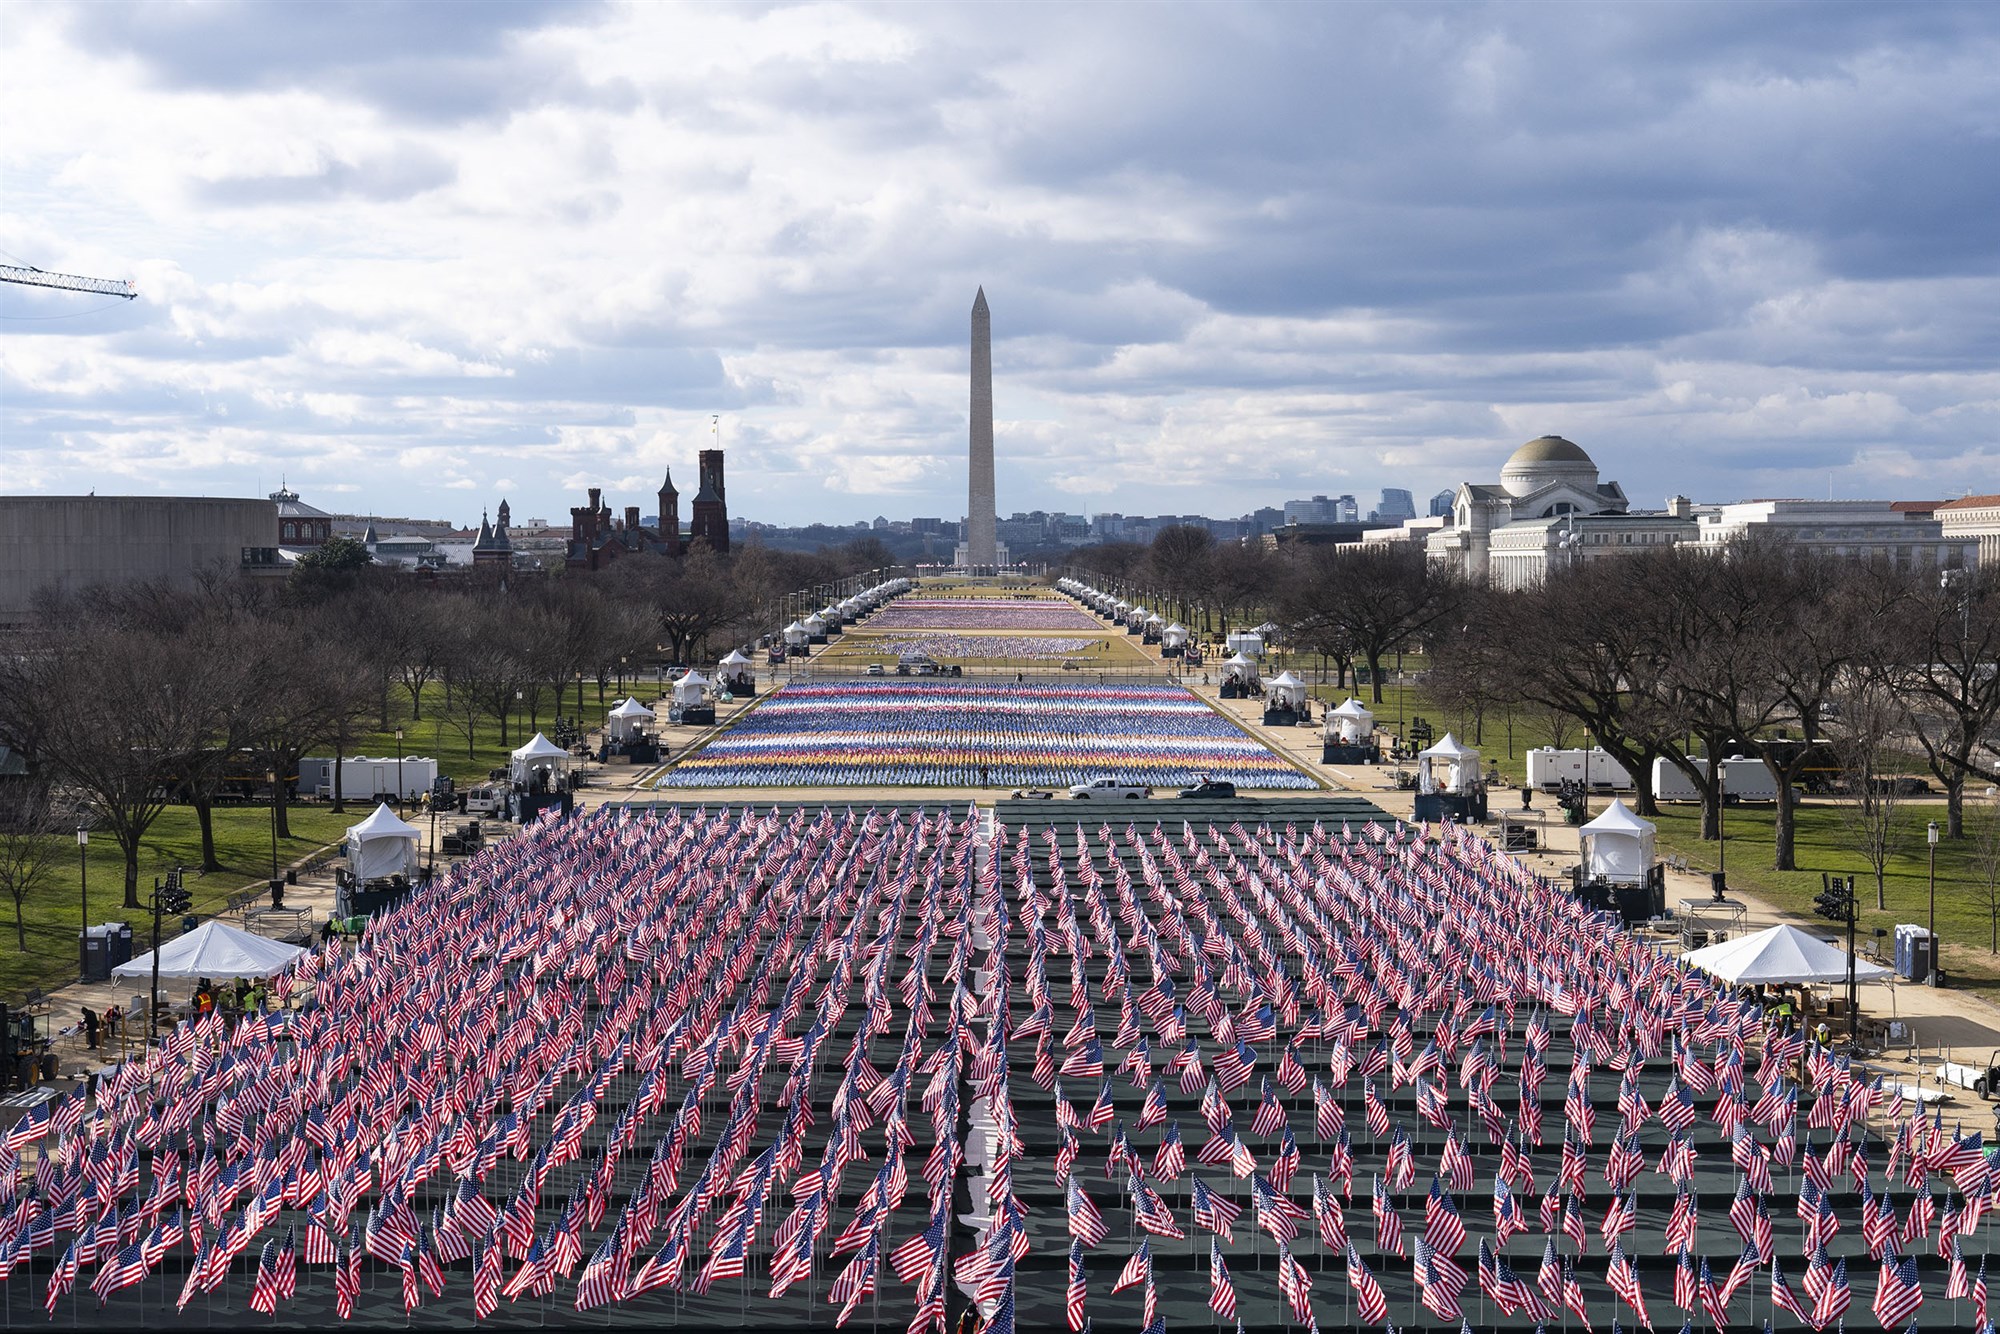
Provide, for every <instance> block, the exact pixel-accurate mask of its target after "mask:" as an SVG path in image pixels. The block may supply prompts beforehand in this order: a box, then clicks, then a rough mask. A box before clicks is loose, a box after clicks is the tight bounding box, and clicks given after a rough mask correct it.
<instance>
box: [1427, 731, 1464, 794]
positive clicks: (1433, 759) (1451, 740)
mask: <svg viewBox="0 0 2000 1334" xmlns="http://www.w3.org/2000/svg"><path fill="white" fill-rule="evenodd" d="M1478 780H1479V752H1478V751H1476V750H1474V749H1473V748H1472V747H1470V746H1468V745H1466V744H1464V743H1463V742H1461V741H1460V740H1459V739H1458V738H1457V737H1455V736H1453V735H1452V734H1451V733H1449V732H1446V733H1445V734H1444V740H1442V741H1440V742H1438V743H1437V744H1436V745H1435V746H1432V747H1431V748H1430V749H1429V750H1425V751H1419V752H1418V753H1417V791H1419V792H1452V793H1459V794H1463V793H1467V792H1470V791H1472V785H1473V784H1474V783H1475V782H1477V781H1478Z"/></svg>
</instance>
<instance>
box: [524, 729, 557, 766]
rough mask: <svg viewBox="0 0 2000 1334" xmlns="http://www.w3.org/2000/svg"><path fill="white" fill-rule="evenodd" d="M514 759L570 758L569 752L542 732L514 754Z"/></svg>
mask: <svg viewBox="0 0 2000 1334" xmlns="http://www.w3.org/2000/svg"><path fill="white" fill-rule="evenodd" d="M514 758H515V759H517V760H566V759H568V758H569V752H568V751H566V750H564V749H563V748H562V747H561V746H558V745H557V744H556V743H555V742H553V741H551V740H549V739H548V738H547V737H545V736H543V735H542V734H541V733H540V732H537V733H535V739H534V740H532V741H530V742H529V743H528V744H527V745H525V746H523V747H521V748H520V749H519V750H517V751H515V752H514Z"/></svg>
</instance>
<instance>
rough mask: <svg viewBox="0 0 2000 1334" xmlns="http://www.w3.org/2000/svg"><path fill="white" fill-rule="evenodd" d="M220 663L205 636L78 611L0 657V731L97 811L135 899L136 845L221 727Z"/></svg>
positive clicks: (133, 904)
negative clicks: (111, 621)
mask: <svg viewBox="0 0 2000 1334" xmlns="http://www.w3.org/2000/svg"><path fill="white" fill-rule="evenodd" d="M226 677H227V674H226V672H225V671H224V666H223V664H221V663H220V662H219V661H218V660H217V655H216V654H214V653H212V652H211V651H210V650H209V648H208V647H207V646H206V645H203V644H198V643H195V642H193V641H192V640H191V639H190V638H189V637H187V636H185V635H178V634H160V633H155V632H149V631H144V630H137V629H132V628H128V627H122V626H113V625H106V624H103V623H98V622H89V623H86V622H84V621H83V620H81V619H80V618H72V619H69V620H67V621H62V622H56V623H50V622H47V621H45V622H43V624H42V626H41V633H40V634H39V636H38V637H37V639H36V641H35V642H34V644H33V645H32V646H30V647H27V648H25V649H23V650H22V651H19V652H17V653H15V654H13V655H10V656H8V657H6V658H5V659H0V738H4V739H5V741H6V742H7V744H9V745H11V746H13V747H14V748H15V749H17V750H21V751H23V752H24V753H26V754H28V755H30V756H32V757H34V759H35V760H36V761H37V762H38V763H41V764H44V765H47V766H48V767H49V768H50V769H51V770H52V771H53V772H54V774H55V775H56V776H57V777H59V778H60V779H61V780H63V781H65V782H67V783H68V784H69V785H70V786H71V787H73V788H75V789H76V790H77V791H78V792H79V793H80V794H81V795H82V796H83V797H84V799H85V800H86V801H87V802H88V803H89V804H90V806H91V808H92V809H93V810H94V811H95V812H96V813H97V818H98V823H99V824H100V825H101V826H102V827H103V828H104V829H106V830H108V831H109V832H110V834H111V836H112V838H113V839H114V840H116V842H117V843H118V847H119V850H120V851H121V852H122V853H123V854H124V859H125V900H124V906H125V907H127V908H131V909H135V910H136V909H138V908H140V907H142V906H143V905H142V904H141V903H140V901H139V849H140V844H141V842H142V841H143V840H144V838H145V836H146V832H147V831H148V830H149V829H151V828H152V826H153V822H154V821H155V820H157V819H159V817H160V813H161V812H162V811H163V810H164V809H165V808H166V806H167V803H168V799H169V795H170V793H171V792H172V789H173V786H174V783H175V780H176V778H177V777H178V776H179V775H180V774H181V773H183V772H184V771H185V768H186V765H187V763H188V757H189V756H191V755H194V754H196V753H198V752H200V751H203V750H206V749H208V748H209V747H211V746H213V745H214V744H215V741H216V738H217V737H218V736H221V735H224V734H225V731H226V729H225V727H224V721H225V718H226V715H227V713H228V710H229V707H230V700H229V697H228V691H227V690H226V689H223V688H219V686H220V683H221V682H222V681H224V680H225V679H226Z"/></svg>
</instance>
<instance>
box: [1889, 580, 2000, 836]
mask: <svg viewBox="0 0 2000 1334" xmlns="http://www.w3.org/2000/svg"><path fill="white" fill-rule="evenodd" d="M1897 577H1898V578H1899V579H1900V581H1901V583H1902V589H1901V592H1902V596H1901V597H1899V598H1898V599H1897V600H1896V603H1895V604H1894V607H1893V609H1892V610H1891V612H1890V621H1891V627H1892V628H1891V633H1890V634H1889V635H1888V636H1887V637H1886V639H1885V647H1886V648H1887V649H1889V650H1890V651H1889V652H1887V653H1885V654H1884V658H1885V661H1884V664H1883V669H1884V670H1885V671H1886V673H1887V675H1888V677H1889V680H1890V681H1891V682H1892V684H1893V685H1894V686H1895V689H1896V697H1897V699H1898V701H1899V702H1900V703H1901V705H1902V707H1903V719H1902V725H1903V727H1904V729H1905V730H1907V731H1908V733H1909V734H1910V735H1911V736H1912V737H1914V738H1915V740H1916V742H1917V744H1918V745H1919V746H1920V747H1922V749H1923V752H1924V758H1925V760H1926V762H1927V763H1928V766H1929V768H1930V771H1931V773H1932V775H1933V776H1934V777H1936V779H1937V780H1938V782H1939V784H1940V785H1941V786H1942V787H1943V788H1944V792H1945V836H1946V837H1947V838H1962V837H1964V834H1965V815H1964V809H1965V784H1966V780H1967V779H1969V778H1980V779H1985V780H1987V781H1989V782H1992V781H2000V764H1996V763H1995V752H1994V751H1993V750H1992V749H1991V748H1990V747H1988V746H1986V745H1985V739H1986V736H1987V734H1988V733H1989V732H1990V731H1991V729H1992V728H1993V726H1994V724H1995V723H1996V722H2000V672H1996V671H1995V669H1994V663H1995V662H1996V661H2000V573H1996V572H1995V571H1992V570H1989V569H1985V568H1980V569H1975V570H1944V571H1939V570H1933V569H1928V568H1923V569H1915V570H1906V571H1902V572H1900V574H1899V576H1897Z"/></svg>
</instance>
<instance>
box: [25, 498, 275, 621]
mask: <svg viewBox="0 0 2000 1334" xmlns="http://www.w3.org/2000/svg"><path fill="white" fill-rule="evenodd" d="M278 533H279V527H278V506H277V504H276V502H274V501H271V500H251V499H234V498H224V497H216V498H209V497H205V496H204V497H195V496H0V624H18V623H20V622H21V621H23V620H25V619H26V618H27V616H28V614H29V612H30V610H31V608H32V606H33V601H34V597H35V594H36V593H37V592H39V591H40V590H42V589H44V588H60V589H69V590H76V589H81V588H86V587H89V586H91V585H95V584H111V585H116V584H129V583H138V582H140V581H143V580H148V579H163V580H166V581H167V582H169V583H172V584H179V585H188V584H192V583H193V582H194V580H195V579H196V577H197V576H200V575H204V574H208V573H211V572H216V571H221V572H225V573H228V574H231V575H237V576H251V577H257V576H265V577H272V578H281V577H283V576H284V574H285V573H286V571H287V570H288V568H289V567H288V566H287V565H286V564H285V562H284V561H283V559H282V558H281V557H280V556H279V554H278Z"/></svg>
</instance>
